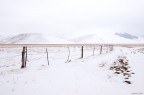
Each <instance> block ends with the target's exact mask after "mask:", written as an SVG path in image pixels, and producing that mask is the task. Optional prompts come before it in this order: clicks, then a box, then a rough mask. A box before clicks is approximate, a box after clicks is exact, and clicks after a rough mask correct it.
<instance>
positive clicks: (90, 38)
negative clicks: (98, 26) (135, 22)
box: [73, 33, 142, 44]
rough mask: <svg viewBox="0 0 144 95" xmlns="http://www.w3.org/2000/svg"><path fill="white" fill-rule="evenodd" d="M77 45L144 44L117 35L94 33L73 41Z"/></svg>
mask: <svg viewBox="0 0 144 95" xmlns="http://www.w3.org/2000/svg"><path fill="white" fill-rule="evenodd" d="M73 41H74V42H76V43H93V44H95V43H116V44H118V43H120V44H121V43H142V41H140V40H138V39H130V38H125V37H121V36H119V35H116V33H94V34H91V35H86V36H82V37H79V38H77V39H73Z"/></svg>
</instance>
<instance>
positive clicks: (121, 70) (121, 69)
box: [110, 56, 134, 84]
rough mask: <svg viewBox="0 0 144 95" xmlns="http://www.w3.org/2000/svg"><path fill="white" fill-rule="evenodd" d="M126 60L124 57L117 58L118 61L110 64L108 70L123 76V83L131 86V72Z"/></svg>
mask: <svg viewBox="0 0 144 95" xmlns="http://www.w3.org/2000/svg"><path fill="white" fill-rule="evenodd" d="M130 68H131V67H130V66H129V64H128V60H127V59H126V57H125V56H119V57H118V59H117V60H116V61H115V62H114V63H113V64H112V66H111V67H110V70H113V71H114V74H122V75H123V76H124V82H125V83H127V84H132V82H131V81H130V77H132V74H134V73H132V70H130Z"/></svg>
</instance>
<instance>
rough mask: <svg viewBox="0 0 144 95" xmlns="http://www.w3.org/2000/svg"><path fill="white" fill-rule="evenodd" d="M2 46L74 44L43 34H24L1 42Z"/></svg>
mask: <svg viewBox="0 0 144 95" xmlns="http://www.w3.org/2000/svg"><path fill="white" fill-rule="evenodd" d="M0 43H2V44H61V43H67V44H69V43H72V42H70V41H66V40H64V39H60V38H56V37H53V36H49V35H46V34H41V33H24V34H19V35H16V36H12V37H9V38H6V39H4V40H1V41H0Z"/></svg>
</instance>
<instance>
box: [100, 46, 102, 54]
mask: <svg viewBox="0 0 144 95" xmlns="http://www.w3.org/2000/svg"><path fill="white" fill-rule="evenodd" d="M100 54H102V45H101V48H100Z"/></svg>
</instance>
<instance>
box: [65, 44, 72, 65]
mask: <svg viewBox="0 0 144 95" xmlns="http://www.w3.org/2000/svg"><path fill="white" fill-rule="evenodd" d="M68 52H69V53H68V58H67V61H66V63H67V62H70V61H71V60H69V57H70V49H69V47H68Z"/></svg>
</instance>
